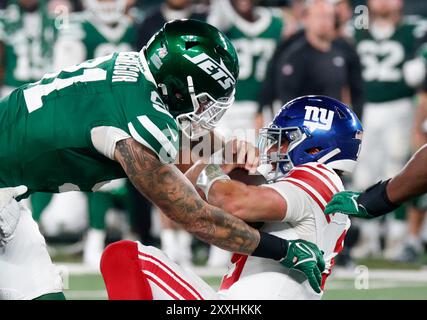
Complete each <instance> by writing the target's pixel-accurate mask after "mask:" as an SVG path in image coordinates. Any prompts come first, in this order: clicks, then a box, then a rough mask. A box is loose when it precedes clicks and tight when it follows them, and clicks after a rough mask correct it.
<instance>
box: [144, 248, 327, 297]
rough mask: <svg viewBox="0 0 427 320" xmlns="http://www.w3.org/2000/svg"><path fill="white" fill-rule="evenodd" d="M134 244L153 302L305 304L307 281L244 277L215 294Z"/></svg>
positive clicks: (158, 253)
mask: <svg viewBox="0 0 427 320" xmlns="http://www.w3.org/2000/svg"><path fill="white" fill-rule="evenodd" d="M137 243H138V251H139V254H138V258H139V261H140V266H141V269H142V270H141V271H142V273H144V275H145V276H146V278H147V280H148V283H149V284H150V288H151V291H152V295H153V300H185V299H186V298H187V299H188V298H190V299H197V300H199V299H200V300H201V299H203V300H286V299H289V300H291V299H292V300H308V299H320V297H321V296H320V295H317V294H314V292H313V294H308V292H312V290H307V288H306V286H307V285H308V284H307V281H305V282H303V283H298V282H296V281H295V280H294V279H292V278H291V277H289V276H288V275H287V274H285V273H280V272H261V273H257V274H252V275H250V276H246V277H244V278H242V279H240V280H238V281H237V282H236V283H234V284H233V285H232V286H231V287H230V288H229V289H227V290H221V291H219V292H215V291H214V290H213V289H212V287H210V286H209V285H208V284H207V283H206V282H205V281H203V280H202V279H201V278H200V277H199V276H197V275H196V274H195V273H194V272H192V271H191V270H190V269H184V268H182V267H181V266H179V265H177V264H176V263H174V262H173V261H171V260H170V259H169V258H168V257H166V255H165V254H164V253H163V252H162V251H160V250H159V249H157V248H154V247H148V246H144V245H143V244H141V243H139V242H137Z"/></svg>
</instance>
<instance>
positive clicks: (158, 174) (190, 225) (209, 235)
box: [116, 139, 260, 254]
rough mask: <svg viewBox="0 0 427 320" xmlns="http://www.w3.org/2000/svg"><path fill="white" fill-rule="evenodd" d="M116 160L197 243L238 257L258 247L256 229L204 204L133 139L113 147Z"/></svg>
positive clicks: (169, 168) (171, 168)
mask: <svg viewBox="0 0 427 320" xmlns="http://www.w3.org/2000/svg"><path fill="white" fill-rule="evenodd" d="M116 159H117V161H118V162H119V163H120V164H121V165H122V166H123V168H124V170H125V172H126V173H127V175H128V177H129V179H130V180H131V181H132V183H133V184H134V185H135V186H136V187H137V188H138V190H139V191H140V192H142V193H144V194H145V195H146V196H147V197H148V198H149V199H151V201H153V202H154V203H155V204H156V205H157V206H159V207H160V209H161V210H162V211H163V212H164V213H165V214H166V215H167V216H168V217H169V218H170V219H172V220H173V221H175V222H177V223H179V224H181V225H182V226H183V227H184V228H185V229H186V230H187V231H189V232H191V233H192V234H194V235H195V236H197V237H198V238H200V239H201V240H203V241H206V242H208V243H210V244H213V245H216V246H218V247H220V248H223V249H225V250H228V251H233V252H238V253H242V254H251V253H253V252H254V250H255V249H256V248H257V247H258V244H259V241H260V234H259V232H258V231H257V230H255V229H253V228H251V227H249V226H248V225H247V224H246V223H245V222H244V221H242V220H240V219H238V218H236V217H233V216H232V215H230V214H228V213H226V212H225V211H223V210H221V209H219V208H216V207H214V206H211V205H208V204H207V203H206V202H204V201H203V200H202V199H201V198H200V197H199V195H198V194H197V192H196V191H195V189H194V187H193V186H192V185H191V184H190V183H189V181H188V180H186V179H185V177H184V176H183V175H182V174H181V173H180V172H179V171H178V169H177V168H175V167H174V166H172V165H162V164H161V163H160V162H159V161H158V160H157V158H156V157H155V156H154V155H152V154H151V153H149V152H147V151H146V150H145V149H143V147H142V146H141V145H139V144H138V143H137V142H136V141H134V140H133V139H127V140H123V141H120V142H119V143H118V144H117V151H116Z"/></svg>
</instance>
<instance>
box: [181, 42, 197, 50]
mask: <svg viewBox="0 0 427 320" xmlns="http://www.w3.org/2000/svg"><path fill="white" fill-rule="evenodd" d="M199 44H200V42H199V41H186V42H185V50H190V49H191V48H194V47H195V46H198V45H199Z"/></svg>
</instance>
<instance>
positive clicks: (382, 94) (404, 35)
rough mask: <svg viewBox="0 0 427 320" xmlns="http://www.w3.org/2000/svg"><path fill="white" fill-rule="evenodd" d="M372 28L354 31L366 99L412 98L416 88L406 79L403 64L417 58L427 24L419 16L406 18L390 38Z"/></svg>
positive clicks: (381, 100)
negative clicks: (378, 34) (381, 35)
mask: <svg viewBox="0 0 427 320" xmlns="http://www.w3.org/2000/svg"><path fill="white" fill-rule="evenodd" d="M372 29H373V28H369V29H360V30H356V31H355V39H356V43H357V51H358V53H359V55H360V57H361V62H362V65H363V79H364V81H365V92H366V98H367V101H368V102H373V103H381V102H387V101H392V100H398V99H402V98H409V97H412V96H413V95H414V94H415V90H414V88H411V87H410V86H409V85H408V84H407V83H406V82H405V79H404V75H403V67H404V64H405V63H406V62H407V61H409V60H410V59H412V58H413V57H414V55H415V52H416V50H417V46H418V43H419V42H420V39H421V38H423V37H424V34H425V25H424V24H423V23H422V20H420V19H415V18H412V19H411V18H404V19H402V21H401V22H400V23H399V24H398V25H397V27H396V29H395V30H394V32H393V33H392V34H391V35H390V36H388V37H387V36H383V37H379V36H377V37H375V36H374V31H373V30H372Z"/></svg>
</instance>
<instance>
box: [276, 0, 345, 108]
mask: <svg viewBox="0 0 427 320" xmlns="http://www.w3.org/2000/svg"><path fill="white" fill-rule="evenodd" d="M303 22H304V27H305V29H304V30H305V32H304V35H302V36H301V37H299V38H298V39H296V40H294V41H293V42H292V43H291V44H290V45H289V46H288V47H287V48H286V49H285V50H284V51H283V52H282V54H281V55H280V56H279V57H277V64H276V70H275V74H274V76H275V88H274V90H275V94H274V95H275V97H277V99H278V100H279V101H280V102H281V103H286V101H289V100H291V99H294V98H296V97H298V96H303V95H308V94H317V95H327V96H330V97H333V98H335V99H339V100H342V101H345V103H347V104H350V99H349V96H348V94H347V92H348V79H347V69H346V60H345V58H344V55H343V53H342V51H341V50H340V49H339V48H338V46H337V45H336V44H335V42H334V40H335V38H336V29H335V26H336V24H335V8H334V6H333V5H332V4H331V3H329V2H328V1H323V0H314V1H312V2H310V3H309V4H308V5H307V7H306V11H305V15H304V20H303ZM331 74H333V75H334V76H333V77H331V76H330V75H331Z"/></svg>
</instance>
